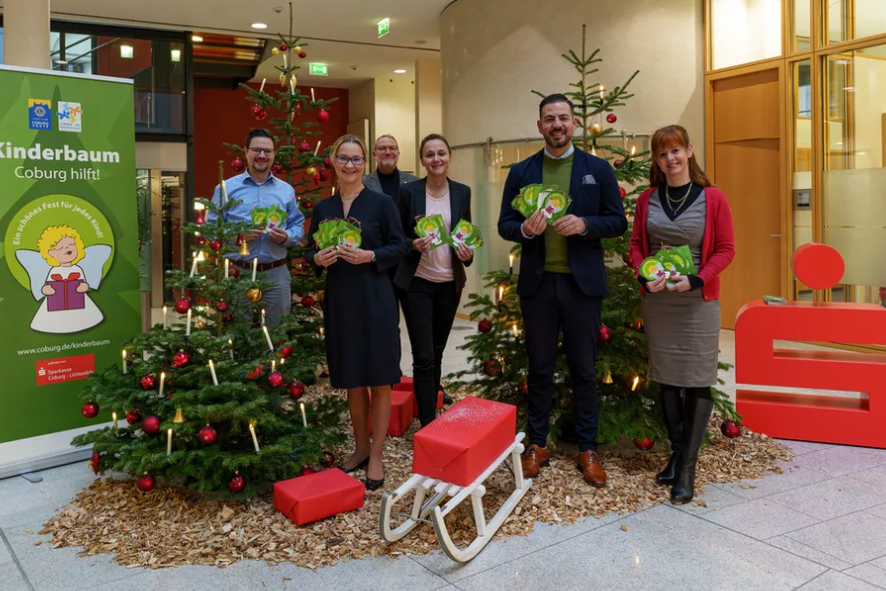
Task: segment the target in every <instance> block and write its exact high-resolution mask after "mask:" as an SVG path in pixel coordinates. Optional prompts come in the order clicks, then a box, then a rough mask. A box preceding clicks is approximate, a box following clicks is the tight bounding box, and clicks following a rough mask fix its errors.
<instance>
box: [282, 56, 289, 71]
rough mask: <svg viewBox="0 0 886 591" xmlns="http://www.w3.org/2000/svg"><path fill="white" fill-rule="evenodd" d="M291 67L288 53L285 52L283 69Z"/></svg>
mask: <svg viewBox="0 0 886 591" xmlns="http://www.w3.org/2000/svg"><path fill="white" fill-rule="evenodd" d="M288 68H289V60H287V59H286V54H285V53H284V54H283V69H284V70H286V69H288Z"/></svg>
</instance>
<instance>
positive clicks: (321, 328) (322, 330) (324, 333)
mask: <svg viewBox="0 0 886 591" xmlns="http://www.w3.org/2000/svg"><path fill="white" fill-rule="evenodd" d="M324 336H326V331H325V330H324V329H323V327H322V326H321V327H320V338H321V339H322V338H323V337H324Z"/></svg>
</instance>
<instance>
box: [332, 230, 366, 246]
mask: <svg viewBox="0 0 886 591" xmlns="http://www.w3.org/2000/svg"><path fill="white" fill-rule="evenodd" d="M348 225H350V224H348ZM362 243H363V235H362V234H361V232H360V230H358V229H357V228H355V227H353V226H351V228H350V229H348V230H345V231H344V232H342V233H341V234H339V235H338V245H339V246H351V247H353V248H360V245H361V244H362Z"/></svg>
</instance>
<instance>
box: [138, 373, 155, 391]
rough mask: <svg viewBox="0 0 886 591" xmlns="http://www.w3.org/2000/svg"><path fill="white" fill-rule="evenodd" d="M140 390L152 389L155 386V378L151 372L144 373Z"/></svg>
mask: <svg viewBox="0 0 886 591" xmlns="http://www.w3.org/2000/svg"><path fill="white" fill-rule="evenodd" d="M140 383H141V386H142V390H145V391H147V390H153V389H154V388H156V387H157V378H155V377H154V376H153V375H152V374H149V375H146V376H145V377H143V378H142V379H141V382H140Z"/></svg>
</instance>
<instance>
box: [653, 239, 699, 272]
mask: <svg viewBox="0 0 886 591" xmlns="http://www.w3.org/2000/svg"><path fill="white" fill-rule="evenodd" d="M696 272H697V271H696V268H695V261H693V260H692V251H691V250H690V249H689V247H688V246H687V245H685V244H684V245H683V246H677V247H673V248H668V247H663V248H662V249H661V250H659V251H658V252H657V253H655V255H654V256H651V257H648V258H646V259H644V260H643V262H642V263H640V275H641V276H643V277H645V278H646V279H648V280H649V281H655V280H656V279H659V278H661V277H667V278H668V279H669V280H671V279H676V278H677V277H682V276H684V275H695V274H696Z"/></svg>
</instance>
